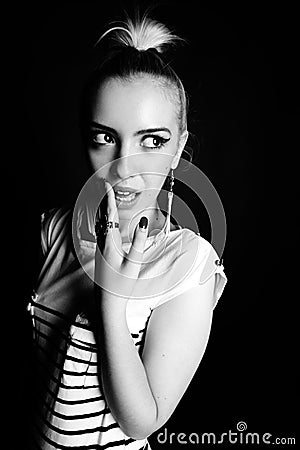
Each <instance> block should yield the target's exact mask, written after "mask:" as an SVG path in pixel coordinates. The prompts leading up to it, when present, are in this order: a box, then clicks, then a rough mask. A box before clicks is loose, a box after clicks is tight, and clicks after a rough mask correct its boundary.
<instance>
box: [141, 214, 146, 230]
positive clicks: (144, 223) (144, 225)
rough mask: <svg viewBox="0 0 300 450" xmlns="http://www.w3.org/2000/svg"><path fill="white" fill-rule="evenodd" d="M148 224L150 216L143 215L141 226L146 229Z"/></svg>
mask: <svg viewBox="0 0 300 450" xmlns="http://www.w3.org/2000/svg"><path fill="white" fill-rule="evenodd" d="M147 226H148V218H147V217H145V216H143V217H141V219H140V221H139V227H140V228H142V229H143V230H145V229H146V228H147Z"/></svg>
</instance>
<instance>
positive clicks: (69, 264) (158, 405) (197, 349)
mask: <svg viewBox="0 0 300 450" xmlns="http://www.w3.org/2000/svg"><path fill="white" fill-rule="evenodd" d="M102 39H103V41H106V42H107V41H108V43H109V44H110V46H109V47H108V49H106V54H105V57H104V58H103V59H102V62H101V65H100V66H99V67H98V68H97V70H96V71H95V73H94V75H93V77H92V78H91V80H90V82H89V84H88V86H87V89H86V90H85V93H84V101H83V105H82V118H83V120H82V127H83V137H84V142H85V145H86V150H87V155H88V159H89V163H90V166H91V168H92V171H93V176H92V177H91V179H90V180H89V182H88V183H87V184H86V186H85V187H84V189H83V191H82V192H81V194H80V196H79V200H78V202H77V203H76V205H75V207H74V208H67V207H64V208H60V209H53V210H51V211H49V212H48V213H45V214H43V216H42V249H43V255H44V256H43V266H42V269H41V273H40V276H39V279H38V283H37V287H36V290H35V294H34V295H33V297H32V301H31V302H30V304H29V307H28V309H29V311H30V312H31V315H32V321H33V325H34V327H33V331H34V343H35V349H36V357H37V358H36V359H37V367H38V370H37V377H36V396H35V397H36V399H37V403H36V409H35V419H34V432H33V442H34V444H33V447H34V448H42V449H53V448H59V449H65V448H86V449H96V448H105V449H106V448H110V447H117V448H125V446H126V448H127V449H133V450H134V449H145V448H149V443H148V441H147V437H148V436H149V435H151V434H152V433H153V432H154V431H156V430H158V429H159V428H160V427H161V426H162V425H163V424H164V423H165V422H166V421H167V420H168V418H169V417H170V416H171V414H172V412H173V411H174V409H175V408H176V405H177V404H178V402H179V400H180V398H181V397H182V395H183V394H184V392H185V390H186V389H187V386H188V385H189V383H190V381H191V379H192V377H193V375H194V373H195V371H196V369H197V367H198V365H199V363H200V361H201V358H202V356H203V354H204V351H205V348H206V344H207V341H208V337H209V332H210V326H211V319H212V311H213V308H214V306H215V304H216V302H217V300H218V299H219V297H220V296H221V294H222V291H223V289H224V286H225V284H226V281H227V278H226V276H225V274H224V271H223V266H222V264H221V263H220V260H219V256H218V255H217V253H216V251H215V250H214V249H213V247H212V246H211V244H210V243H209V242H207V241H206V240H205V239H203V238H201V237H200V235H198V234H196V233H194V232H193V231H191V230H189V229H187V228H182V227H180V226H178V225H175V224H173V223H172V222H171V206H172V195H173V193H172V185H173V181H174V172H173V171H174V170H175V169H176V167H177V166H178V163H179V160H180V157H181V155H182V152H183V150H184V147H185V144H186V141H187V137H188V132H187V120H186V97H185V92H184V88H183V86H182V83H181V81H180V79H179V78H178V77H177V75H176V74H175V73H174V71H173V70H172V69H171V68H170V66H169V65H168V64H166V63H165V61H164V50H165V49H166V48H168V46H170V45H173V44H174V43H175V42H176V40H177V39H178V38H177V37H176V36H173V35H172V34H171V33H170V31H169V30H168V29H167V28H166V27H165V26H164V25H162V24H160V23H157V22H155V21H152V20H150V19H147V18H144V19H143V20H142V21H140V22H139V21H137V22H136V23H133V22H131V21H130V20H128V21H127V22H126V23H124V24H122V26H118V27H113V28H112V29H110V30H108V31H107V32H106V33H104V35H103V36H102V38H101V39H100V40H102ZM103 41H102V42H103ZM102 42H101V43H100V44H102ZM169 173H170V174H171V176H170V177H168V178H169V179H170V180H171V182H170V183H169V192H168V207H167V214H166V216H165V215H164V214H163V213H162V211H161V209H160V207H159V204H158V194H159V193H160V191H161V189H162V186H163V183H164V181H165V179H166V177H167V175H168V174H169ZM104 196H105V197H104ZM102 198H104V200H106V202H107V204H106V206H105V205H103V204H104V201H102V203H101V205H100V207H98V206H99V204H100V201H101V199H102ZM72 231H73V233H72ZM97 243H98V245H97ZM175 374H176V376H175Z"/></svg>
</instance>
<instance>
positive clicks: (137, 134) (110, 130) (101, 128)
mask: <svg viewBox="0 0 300 450" xmlns="http://www.w3.org/2000/svg"><path fill="white" fill-rule="evenodd" d="M91 125H92V126H93V127H94V128H98V129H99V130H106V131H109V132H110V133H114V134H117V132H116V130H114V129H113V128H110V127H107V126H106V125H102V124H101V123H98V122H94V121H91ZM159 131H165V132H167V133H169V134H170V135H171V136H172V133H171V131H170V130H169V128H166V127H159V128H145V129H144V130H139V131H136V132H135V133H134V136H140V135H142V134H147V133H157V132H159Z"/></svg>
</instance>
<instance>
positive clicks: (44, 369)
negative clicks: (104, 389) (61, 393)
mask: <svg viewBox="0 0 300 450" xmlns="http://www.w3.org/2000/svg"><path fill="white" fill-rule="evenodd" d="M39 365H40V366H41V368H42V370H43V371H44V372H45V373H46V376H47V378H50V379H51V380H52V381H54V382H55V383H56V386H58V387H61V388H63V389H80V390H82V389H96V388H99V390H101V389H100V385H99V383H97V384H91V385H69V384H64V383H63V382H62V381H60V380H58V379H57V378H56V377H55V376H54V375H53V373H52V372H49V370H48V368H47V367H46V366H45V364H43V363H42V361H39ZM68 379H70V378H69V377H68ZM97 380H98V381H99V377H98V376H97Z"/></svg>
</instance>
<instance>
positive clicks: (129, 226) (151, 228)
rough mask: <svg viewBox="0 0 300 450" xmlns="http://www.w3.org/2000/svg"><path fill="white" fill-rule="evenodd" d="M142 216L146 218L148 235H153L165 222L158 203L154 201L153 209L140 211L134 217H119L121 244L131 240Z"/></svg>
mask: <svg viewBox="0 0 300 450" xmlns="http://www.w3.org/2000/svg"><path fill="white" fill-rule="evenodd" d="M143 216H145V217H147V218H148V236H153V235H155V234H157V233H159V232H160V230H161V229H162V228H163V226H164V224H165V220H166V217H165V216H164V214H163V213H162V212H161V210H160V208H159V206H158V203H156V206H155V208H154V209H149V210H145V211H142V212H141V213H139V214H137V215H136V216H135V217H134V218H130V219H122V218H121V217H120V218H119V219H120V220H119V223H120V233H121V238H122V242H123V244H124V243H128V242H132V240H133V235H134V231H135V229H136V227H137V226H138V224H139V221H140V219H141V217H143Z"/></svg>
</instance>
